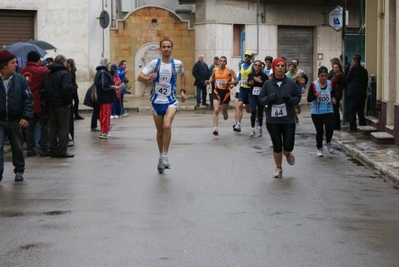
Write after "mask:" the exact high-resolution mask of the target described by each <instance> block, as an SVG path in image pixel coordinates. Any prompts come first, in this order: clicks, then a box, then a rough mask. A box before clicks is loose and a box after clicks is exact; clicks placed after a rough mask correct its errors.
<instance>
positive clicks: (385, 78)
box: [366, 0, 399, 144]
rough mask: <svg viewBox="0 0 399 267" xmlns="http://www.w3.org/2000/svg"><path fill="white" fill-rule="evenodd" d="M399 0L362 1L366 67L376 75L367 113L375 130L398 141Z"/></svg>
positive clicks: (370, 72)
mask: <svg viewBox="0 0 399 267" xmlns="http://www.w3.org/2000/svg"><path fill="white" fill-rule="evenodd" d="M398 23H399V1H397V0H372V1H366V25H367V27H366V59H367V62H366V64H367V65H366V67H367V69H368V71H369V74H374V75H375V76H376V86H375V87H376V88H375V89H376V92H375V100H376V102H375V107H373V108H375V113H374V114H372V116H369V117H368V120H369V122H370V124H371V125H373V126H375V127H376V128H377V129H378V131H379V132H386V133H389V134H391V135H392V136H393V138H394V143H395V144H399V93H398V88H399V79H398V78H397V75H398V67H397V65H398V63H397V62H398V60H399V54H398V52H397V47H398V42H399V27H398Z"/></svg>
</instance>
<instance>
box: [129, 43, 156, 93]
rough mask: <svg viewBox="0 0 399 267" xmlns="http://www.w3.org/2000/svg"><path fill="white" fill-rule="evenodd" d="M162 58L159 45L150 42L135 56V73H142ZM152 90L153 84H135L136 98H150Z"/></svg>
mask: <svg viewBox="0 0 399 267" xmlns="http://www.w3.org/2000/svg"><path fill="white" fill-rule="evenodd" d="M160 56H161V53H160V52H159V44H158V43H156V42H149V43H146V44H144V45H143V46H141V47H140V48H139V49H138V50H137V52H136V55H135V59H134V62H135V64H134V66H135V73H140V72H141V70H142V69H143V68H144V66H145V65H147V64H148V63H149V62H150V61H151V60H153V59H156V58H158V57H160ZM151 88H152V82H136V83H135V92H134V95H135V96H141V97H143V96H149V95H150V92H151Z"/></svg>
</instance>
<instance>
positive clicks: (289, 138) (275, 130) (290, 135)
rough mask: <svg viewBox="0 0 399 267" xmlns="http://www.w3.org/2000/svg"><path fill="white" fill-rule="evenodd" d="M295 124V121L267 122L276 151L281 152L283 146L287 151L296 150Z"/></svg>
mask: <svg viewBox="0 0 399 267" xmlns="http://www.w3.org/2000/svg"><path fill="white" fill-rule="evenodd" d="M295 126H296V125H295V123H266V128H267V131H268V132H269V134H270V138H271V139H272V142H273V151H274V152H275V153H281V152H282V149H283V146H284V150H285V151H287V152H291V151H292V150H294V142H295Z"/></svg>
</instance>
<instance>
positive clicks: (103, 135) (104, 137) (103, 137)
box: [98, 133, 112, 139]
mask: <svg viewBox="0 0 399 267" xmlns="http://www.w3.org/2000/svg"><path fill="white" fill-rule="evenodd" d="M98 137H99V138H100V139H111V138H112V135H110V134H105V133H100V135H99V136H98Z"/></svg>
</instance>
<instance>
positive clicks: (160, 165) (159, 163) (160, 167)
mask: <svg viewBox="0 0 399 267" xmlns="http://www.w3.org/2000/svg"><path fill="white" fill-rule="evenodd" d="M157 168H158V172H159V173H163V171H164V170H165V167H164V166H163V162H162V159H159V160H158V166H157Z"/></svg>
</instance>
